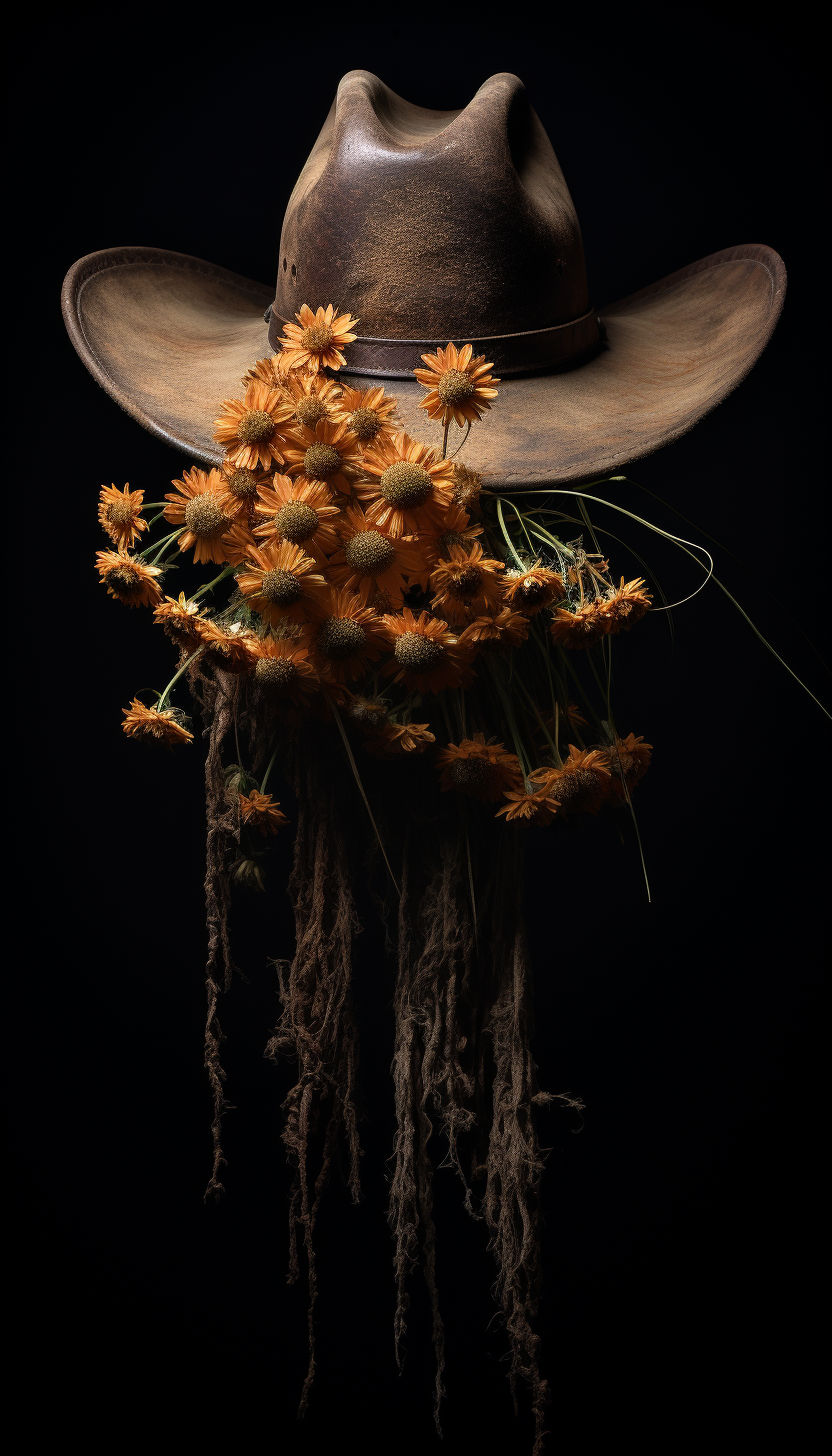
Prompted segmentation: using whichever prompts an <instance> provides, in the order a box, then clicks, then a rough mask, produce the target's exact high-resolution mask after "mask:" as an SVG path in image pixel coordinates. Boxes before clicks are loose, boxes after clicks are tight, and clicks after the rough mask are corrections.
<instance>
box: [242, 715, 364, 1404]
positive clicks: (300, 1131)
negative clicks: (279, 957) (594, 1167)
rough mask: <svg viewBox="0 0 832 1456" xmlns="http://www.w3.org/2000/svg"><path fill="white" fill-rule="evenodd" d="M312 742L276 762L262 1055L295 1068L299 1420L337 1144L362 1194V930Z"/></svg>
mask: <svg viewBox="0 0 832 1456" xmlns="http://www.w3.org/2000/svg"><path fill="white" fill-rule="evenodd" d="M313 737H314V735H312V734H310V733H309V731H308V730H306V731H304V733H303V735H302V737H301V735H300V733H299V734H298V736H297V737H296V738H295V739H294V740H293V741H291V742H290V744H289V745H288V749H287V755H286V759H285V762H284V764H283V770H284V773H285V774H286V776H287V777H288V778H289V779H290V782H292V784H293V787H294V790H295V794H296V797H297V830H296V839H295V860H294V866H293V869H292V875H291V878H290V881H289V886H288V889H289V895H290V897H291V900H292V904H293V907H294V912H295V926H296V947H295V955H294V959H293V960H292V962H291V964H289V963H287V962H285V961H284V962H278V963H277V969H278V977H279V985H280V998H281V1005H282V1014H281V1016H280V1020H279V1021H278V1024H277V1026H276V1028H275V1031H274V1035H273V1036H272V1037H271V1039H270V1040H269V1042H268V1045H267V1047H266V1056H268V1057H270V1058H272V1059H273V1060H277V1058H278V1057H279V1056H284V1057H289V1058H290V1059H291V1060H292V1061H293V1062H294V1063H295V1065H296V1069H297V1071H296V1081H295V1085H294V1086H293V1087H292V1089H291V1091H290V1092H289V1094H288V1096H287V1097H286V1099H285V1101H284V1102H283V1113H284V1118H285V1126H284V1131H283V1142H284V1144H285V1146H286V1152H287V1157H288V1160H289V1163H290V1166H291V1167H293V1168H294V1178H293V1182H292V1187H291V1192H290V1206H289V1282H290V1283H294V1281H295V1280H296V1279H297V1278H298V1277H299V1274H300V1263H299V1257H298V1254H299V1250H298V1231H299V1230H301V1231H302V1236H303V1246H304V1250H305V1254H306V1265H307V1280H308V1287H309V1305H308V1315H307V1320H308V1331H309V1365H308V1369H307V1373H306V1378H305V1380H304V1383H303V1390H302V1392H301V1399H300V1406H299V1410H298V1415H299V1416H302V1415H303V1414H304V1412H305V1410H306V1407H307V1404H308V1400H309V1392H310V1389H311V1386H312V1382H313V1379H314V1376H315V1328H314V1315H315V1303H316V1299H317V1270H316V1262H315V1246H314V1232H315V1221H316V1218H317V1214H318V1209H319V1207H320V1202H321V1198H322V1195H323V1193H324V1191H325V1189H326V1187H327V1184H328V1182H329V1177H330V1172H331V1166H332V1160H333V1156H334V1155H335V1153H336V1150H337V1149H338V1147H339V1141H340V1140H341V1139H343V1140H344V1141H345V1143H346V1150H347V1155H348V1174H347V1183H348V1187H349V1191H350V1195H351V1197H352V1200H353V1202H354V1203H357V1202H358V1201H359V1198H360V1196H361V1188H360V1177H359V1159H360V1155H361V1153H360V1147H359V1138H358V1109H357V1104H356V1073H357V1068H358V1029H357V1026H356V1021H355V1013H354V1009H353V997H352V947H353V941H354V939H355V936H356V935H357V934H358V933H359V931H360V928H361V927H360V925H359V921H358V916H357V913H356V909H355V903H354V899H353V892H352V885H351V882H350V876H349V866H350V864H351V863H352V858H353V852H354V843H353V842H351V839H352V840H353V841H354V835H353V836H350V835H349V822H350V820H349V817H348V812H349V811H348V808H347V806H346V804H345V802H344V801H345V785H344V770H343V765H342V764H341V763H340V761H339V762H338V765H337V769H334V768H333V765H332V745H331V741H330V742H329V743H326V742H320V743H315V742H314V741H310V740H311V739H313ZM354 817H355V813H354V811H353V813H352V818H353V819H354ZM320 1132H322V1134H323V1147H322V1151H321V1153H320V1159H319V1163H318V1170H317V1174H316V1175H315V1176H314V1183H313V1182H312V1179H313V1175H312V1173H311V1172H310V1170H309V1166H308V1163H309V1158H310V1139H311V1138H312V1136H313V1135H314V1134H318V1133H320Z"/></svg>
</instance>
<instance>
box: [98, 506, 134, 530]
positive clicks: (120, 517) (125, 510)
mask: <svg viewBox="0 0 832 1456" xmlns="http://www.w3.org/2000/svg"><path fill="white" fill-rule="evenodd" d="M105 515H106V518H107V520H108V521H109V522H110V525H112V526H132V524H133V521H134V520H135V515H136V513H135V511H134V510H133V507H132V506H131V505H130V504H129V503H128V502H127V501H126V500H120V501H111V503H110V504H109V505H108V507H107V510H106V512H105Z"/></svg>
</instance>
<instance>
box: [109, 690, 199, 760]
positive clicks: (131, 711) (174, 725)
mask: <svg viewBox="0 0 832 1456" xmlns="http://www.w3.org/2000/svg"><path fill="white" fill-rule="evenodd" d="M123 711H124V722H123V723H122V725H121V726H122V730H123V732H125V733H126V734H127V737H128V738H150V739H153V740H154V741H155V742H156V743H163V744H164V745H165V746H166V747H167V748H171V749H172V748H176V747H177V746H179V745H181V744H183V743H192V742H193V736H194V735H193V733H191V732H189V731H188V729H187V728H186V727H185V722H186V721H187V719H185V715H184V713H181V712H180V711H179V710H178V709H177V708H146V707H145V705H144V703H142V702H140V701H139V699H138V698H134V699H133V701H132V702H131V704H130V706H129V708H125V709H124V710H123Z"/></svg>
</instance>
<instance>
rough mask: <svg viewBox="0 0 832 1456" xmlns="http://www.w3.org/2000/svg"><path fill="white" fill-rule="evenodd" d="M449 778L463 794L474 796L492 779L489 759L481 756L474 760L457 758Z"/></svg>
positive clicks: (452, 765)
mask: <svg viewBox="0 0 832 1456" xmlns="http://www.w3.org/2000/svg"><path fill="white" fill-rule="evenodd" d="M449 778H450V780H451V783H452V784H453V786H454V788H455V789H458V790H459V792H460V793H461V794H473V793H476V792H477V791H478V790H480V789H482V788H484V787H485V785H486V784H487V783H488V780H489V779H490V778H491V764H490V763H489V761H488V759H487V758H482V757H480V756H479V755H477V756H476V757H473V758H455V759H454V761H453V763H452V764H451V768H450V774H449Z"/></svg>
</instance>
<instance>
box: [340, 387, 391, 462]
mask: <svg viewBox="0 0 832 1456" xmlns="http://www.w3.org/2000/svg"><path fill="white" fill-rule="evenodd" d="M396 404H397V401H396V400H395V399H392V398H391V397H390V395H386V394H385V393H384V386H383V385H381V384H374V385H373V386H372V388H370V389H349V388H348V387H347V386H346V385H344V387H343V389H342V390H341V398H340V399H339V401H338V403H337V405H336V406H335V418H336V419H338V420H343V421H344V422H345V424H346V426H347V429H349V430H351V431H352V433H353V434H354V435H355V437H356V439H357V440H358V441H359V443H360V444H361V445H362V446H363V447H364V449H372V448H373V445H374V442H375V441H377V440H385V439H386V440H392V439H394V438H395V435H396V425H395V422H394V419H393V416H394V414H395V412H396Z"/></svg>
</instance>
